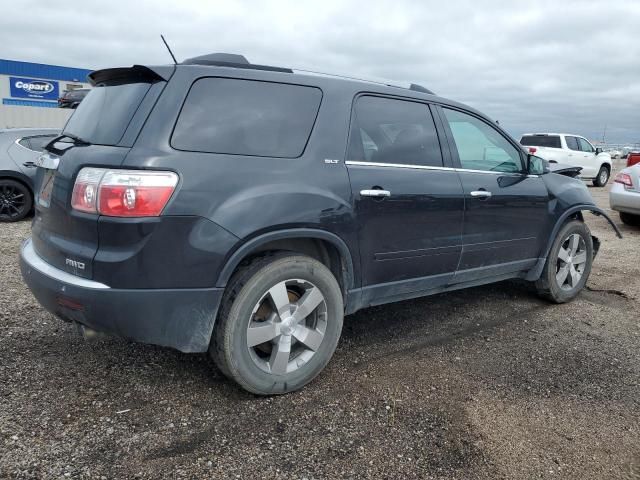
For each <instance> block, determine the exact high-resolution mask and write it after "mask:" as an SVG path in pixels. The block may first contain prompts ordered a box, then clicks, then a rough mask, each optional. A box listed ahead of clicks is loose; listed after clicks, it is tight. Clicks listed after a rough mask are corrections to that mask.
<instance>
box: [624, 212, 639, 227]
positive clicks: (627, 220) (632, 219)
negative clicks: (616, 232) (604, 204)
mask: <svg viewBox="0 0 640 480" xmlns="http://www.w3.org/2000/svg"><path fill="white" fill-rule="evenodd" d="M620 220H622V223H624V224H625V225H630V226H632V227H640V215H634V214H632V213H626V212H620Z"/></svg>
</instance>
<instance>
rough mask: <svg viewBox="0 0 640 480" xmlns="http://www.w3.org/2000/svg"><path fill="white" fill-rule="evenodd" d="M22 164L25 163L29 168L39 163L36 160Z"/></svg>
mask: <svg viewBox="0 0 640 480" xmlns="http://www.w3.org/2000/svg"><path fill="white" fill-rule="evenodd" d="M22 165H24V166H25V167H27V168H33V167H37V165H36V164H35V162H24V163H23V164H22Z"/></svg>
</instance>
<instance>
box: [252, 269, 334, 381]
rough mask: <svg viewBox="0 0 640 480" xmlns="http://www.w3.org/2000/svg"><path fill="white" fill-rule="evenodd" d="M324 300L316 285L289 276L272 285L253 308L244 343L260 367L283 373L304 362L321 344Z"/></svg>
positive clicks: (325, 314) (297, 367) (325, 306)
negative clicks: (288, 278) (289, 278)
mask: <svg viewBox="0 0 640 480" xmlns="http://www.w3.org/2000/svg"><path fill="white" fill-rule="evenodd" d="M326 328H327V304H326V300H325V298H324V296H323V294H322V292H321V291H320V289H319V288H318V287H316V286H315V285H313V284H312V283H310V282H308V281H305V280H300V279H291V280H285V281H282V282H279V283H277V284H276V285H274V286H273V287H271V288H270V289H269V290H268V291H267V292H266V293H265V294H264V295H263V296H262V298H261V299H260V300H259V301H258V303H257V304H256V305H255V307H254V308H253V311H252V314H251V318H250V319H249V322H248V326H247V347H248V348H249V353H250V355H251V359H252V360H253V362H254V363H255V364H256V365H257V366H258V367H259V368H260V369H261V370H263V371H265V372H267V373H270V374H275V375H284V374H287V373H291V372H294V371H296V370H298V369H299V368H300V367H302V366H303V365H304V364H306V363H307V362H308V361H309V360H311V358H312V357H313V356H314V355H315V353H316V352H317V351H318V349H319V348H320V345H321V344H322V341H323V339H324V336H325V332H326Z"/></svg>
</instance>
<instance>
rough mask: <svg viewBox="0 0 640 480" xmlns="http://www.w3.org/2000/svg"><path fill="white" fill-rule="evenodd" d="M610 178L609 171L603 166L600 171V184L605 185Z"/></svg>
mask: <svg viewBox="0 0 640 480" xmlns="http://www.w3.org/2000/svg"><path fill="white" fill-rule="evenodd" d="M607 180H609V172H608V170H607V169H606V168H603V169H602V171H601V172H600V185H605V184H606V183H607Z"/></svg>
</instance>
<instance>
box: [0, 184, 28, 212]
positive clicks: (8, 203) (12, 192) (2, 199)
mask: <svg viewBox="0 0 640 480" xmlns="http://www.w3.org/2000/svg"><path fill="white" fill-rule="evenodd" d="M32 207H33V196H32V195H31V191H30V190H29V189H28V188H27V187H26V186H25V185H24V184H23V183H21V182H18V181H16V180H12V179H10V178H2V179H0V222H18V221H20V220H22V219H23V218H24V217H26V216H27V215H28V214H29V212H30V211H31V208H32Z"/></svg>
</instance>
